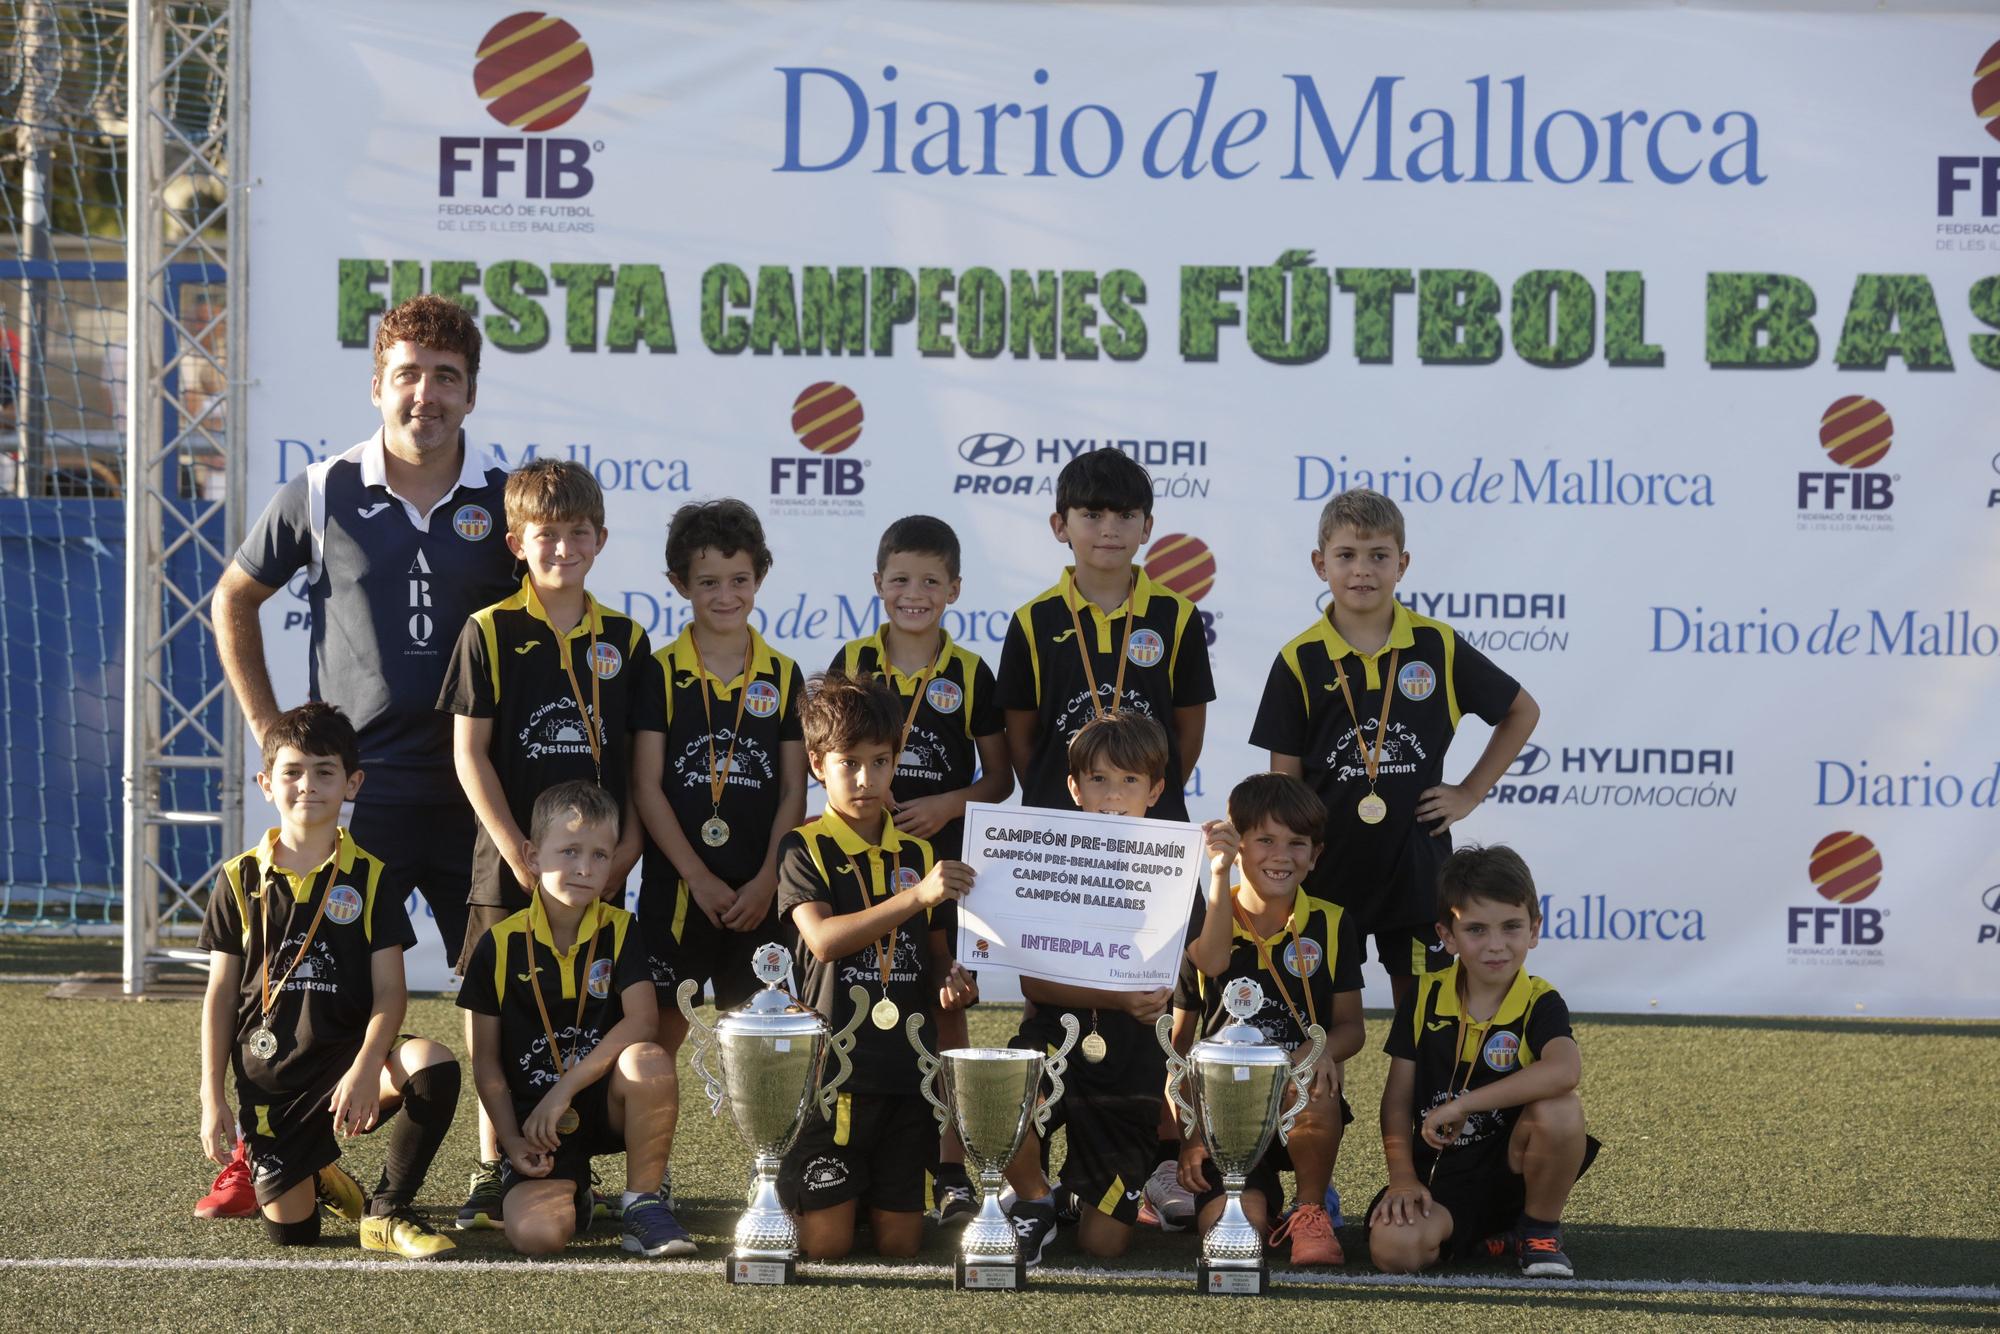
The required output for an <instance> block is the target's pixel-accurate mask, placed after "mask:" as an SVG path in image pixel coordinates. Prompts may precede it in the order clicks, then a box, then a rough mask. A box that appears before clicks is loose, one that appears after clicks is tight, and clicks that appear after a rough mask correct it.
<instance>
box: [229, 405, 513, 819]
mask: <svg viewBox="0 0 2000 1334" xmlns="http://www.w3.org/2000/svg"><path fill="white" fill-rule="evenodd" d="M459 440H460V444H461V446H463V448H464V454H465V462H464V466H463V467H462V468H461V469H460V471H459V476H458V483H457V485H455V486H454V487H453V488H452V489H451V490H450V491H449V492H447V493H446V495H445V496H444V498H443V499H442V500H440V501H438V502H437V504H436V505H434V506H432V507H431V509H430V510H429V512H427V513H426V512H422V511H419V510H417V509H416V508H415V507H414V506H412V505H411V504H410V503H409V502H408V501H405V500H404V499H403V498H402V497H400V496H398V495H396V494H395V493H394V492H392V491H390V489H389V480H388V473H387V471H386V467H385V463H384V459H385V454H384V448H383V444H382V432H381V431H380V430H377V431H376V432H375V434H374V435H373V436H371V437H369V438H368V439H366V440H364V441H362V442H361V443H360V444H358V445H355V446H354V447H353V448H352V449H349V450H346V451H345V452H343V453H341V454H338V455H336V456H334V457H333V458H330V459H327V460H325V461H324V462H321V463H315V464H313V465H312V466H311V467H309V468H307V469H306V471H305V473H304V475H303V476H300V477H296V478H293V479H292V480H291V481H290V482H288V483H287V484H286V485H285V486H284V488H283V489H282V490H280V491H279V492H278V494H277V495H276V496H274V497H272V499H271V503H270V505H269V506H268V507H267V508H266V509H265V510H264V513H263V516H262V517H261V518H259V519H258V520H257V522H256V524H255V525H254V526H253V527H252V528H251V530H250V532H249V534H248V535H247V536H245V538H244V539H243V545H242V546H241V547H240V548H238V549H237V552H236V563H237V564H238V565H239V566H241V567H242V569H243V572H244V573H245V574H247V575H249V576H250V577H251V578H252V579H255V580H256V581H257V582H258V583H260V584H264V585H265V586H267V587H270V588H282V587H284V585H285V584H286V583H287V582H288V581H289V580H290V579H291V577H292V576H293V575H295V574H297V573H298V572H299V571H300V570H304V571H305V572H306V578H307V581H308V582H307V586H306V598H307V602H308V603H309V605H310V606H311V609H312V654H311V677H310V686H309V693H310V695H311V697H312V698H313V699H317V700H324V701H326V702H327V703H328V704H332V705H335V706H337V707H338V708H339V709H340V710H341V711H342V712H343V713H345V714H346V715H347V717H348V720H349V721H350V722H352V723H353V724H354V728H355V731H356V732H358V733H359V734H360V738H361V764H362V767H363V768H364V769H366V770H367V771H368V785H367V787H366V788H365V789H364V792H365V799H366V800H367V801H368V802H370V803H376V802H391V801H393V802H424V803H430V802H437V801H441V800H456V799H458V793H459V786H458V779H457V777H456V776H455V774H454V773H453V771H452V764H451V717H450V715H448V714H443V713H439V712H438V711H437V709H436V702H437V697H438V689H439V687H440V685H441V684H442V683H443V681H444V674H445V668H446V666H447V665H449V663H450V661H451V653H452V647H453V645H455V644H456V643H457V642H458V633H459V629H460V628H461V627H462V626H463V625H464V624H465V621H466V618H467V617H468V616H470V615H471V614H472V613H473V612H475V611H477V610H479V609H480V608H481V607H485V606H490V605H491V604H493V603H495V602H498V601H500V600H501V599H502V598H505V597H506V596H507V595H508V594H509V593H511V592H512V591H513V589H514V583H515V580H514V557H513V554H512V553H511V552H509V551H508V550H507V541H506V535H507V511H506V505H505V502H504V490H505V487H506V484H507V468H506V465H505V464H504V463H502V462H501V461H500V459H499V457H498V456H497V455H495V454H494V453H493V452H492V451H491V450H490V449H478V448H475V447H473V446H472V445H470V444H469V443H467V442H466V441H465V438H464V436H463V435H462V434H461V436H460V437H459Z"/></svg>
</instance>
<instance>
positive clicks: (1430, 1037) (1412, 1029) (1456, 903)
mask: <svg viewBox="0 0 2000 1334" xmlns="http://www.w3.org/2000/svg"><path fill="white" fill-rule="evenodd" d="M1437 915H1438V923H1437V932H1438V937H1439V939H1441V940H1442V941H1443V942H1444V944H1445V946H1446V948H1447V949H1449V950H1450V951H1451V952H1452V954H1453V956H1454V960H1453V963H1452V965H1451V966H1450V967H1449V968H1447V969H1445V970H1444V971H1442V972H1434V973H1427V974H1425V975H1424V976H1423V977H1422V978H1421V979H1420V980H1419V983H1418V985H1417V986H1416V988H1415V989H1414V992H1413V994H1412V995H1411V996H1410V998H1409V999H1408V1000H1405V1001H1403V1002H1400V1003H1399V1004H1398V1005H1397V1007H1396V1017H1395V1019H1394V1020H1393V1021H1392V1022H1391V1024H1390V1026H1389V1039H1388V1041H1387V1042H1385V1043H1384V1044H1383V1050H1384V1051H1386V1052H1388V1053H1389V1056H1390V1058H1391V1060H1390V1065H1389V1079H1388V1082H1387V1084H1385V1085H1384V1086H1383V1089H1382V1152H1383V1156H1384V1157H1385V1158H1387V1159H1388V1166H1389V1184H1388V1186H1387V1187H1385V1188H1384V1189H1383V1191H1382V1192H1381V1194H1379V1195H1377V1196H1376V1197H1375V1202H1374V1204H1372V1205H1371V1206H1370V1207H1369V1210H1368V1250H1369V1254H1370V1256H1371V1258H1373V1260H1374V1261H1375V1267H1376V1268H1378V1269H1381V1270H1383V1271H1384V1272H1387V1273H1396V1274H1413V1273H1415V1272H1417V1271H1418V1270H1420V1269H1424V1268H1426V1267H1428V1266H1430V1265H1434V1264H1437V1263H1439V1262H1440V1261H1441V1260H1445V1259H1462V1258H1464V1257H1466V1256H1469V1255H1485V1256H1499V1255H1506V1254H1508V1253H1510V1252H1512V1253H1513V1254H1514V1255H1515V1256H1516V1258H1517V1260H1518V1262H1519V1264H1520V1267H1521V1272H1522V1273H1523V1274H1527V1275H1530V1276H1533V1277H1547V1278H1570V1277H1573V1276H1574V1274H1575V1272H1576V1270H1575V1266H1573V1265H1572V1264H1571V1263H1570V1259H1569V1256H1567V1255H1566V1254H1564V1253H1563V1248H1562V1211H1563V1206H1564V1205H1565V1204H1566V1203H1567V1202H1568V1200H1569V1194H1570V1190H1571V1188H1572V1187H1574V1186H1575V1185H1576V1182H1577V1180H1578V1178H1580V1177H1581V1176H1582V1175H1583V1174H1584V1172H1585V1171H1587V1170H1588V1169H1589V1167H1590V1164H1591V1162H1592V1161H1593V1160H1594V1159H1595V1158H1596V1157H1597V1150H1598V1148H1599V1145H1598V1142H1597V1140H1596V1139H1595V1138H1593V1137H1592V1136H1590V1135H1588V1134H1586V1133H1585V1132H1584V1128H1583V1102H1582V1100H1581V1099H1579V1098H1578V1097H1577V1092H1576V1087H1577V1083H1578V1081H1579V1080H1581V1078H1582V1076H1583V1057H1582V1055H1581V1053H1580V1052H1578V1050H1577V1045H1576V1039H1575V1038H1574V1037H1573V1036H1572V1034H1571V1032H1570V1024H1569V1006H1568V1005H1566V1004H1564V1002H1563V998H1562V996H1561V995H1560V994H1559V993H1558V992H1557V991H1556V989H1555V988H1554V987H1552V986H1550V985H1549V984H1548V983H1547V982H1544V981H1543V980H1542V979H1541V978H1539V977H1531V976H1530V975H1529V974H1528V971H1527V969H1526V967H1525V966H1524V965H1525V964H1526V962H1527V957H1528V951H1529V950H1531V949H1533V948H1534V947H1535V944H1536V941H1537V940H1538V939H1539V938H1540V934H1541V925H1542V909H1541V899H1540V897H1539V896H1538V895H1537V894H1536V892H1535V882H1534V878H1533V877H1532V876H1531V875H1529V874H1528V867H1527V864H1526V863H1525V862H1523V861H1522V860H1521V858H1520V856H1519V855H1518V854H1517V853H1515V852H1514V851H1513V849H1511V848H1504V847H1491V848H1478V847H1472V848H1462V849H1460V850H1459V851H1457V852H1455V853H1453V854H1452V855H1451V857H1450V859H1449V860H1447V861H1446V862H1445V864H1444V869H1443V871H1442V872H1441V874H1440V875H1439V877H1438V908H1437Z"/></svg>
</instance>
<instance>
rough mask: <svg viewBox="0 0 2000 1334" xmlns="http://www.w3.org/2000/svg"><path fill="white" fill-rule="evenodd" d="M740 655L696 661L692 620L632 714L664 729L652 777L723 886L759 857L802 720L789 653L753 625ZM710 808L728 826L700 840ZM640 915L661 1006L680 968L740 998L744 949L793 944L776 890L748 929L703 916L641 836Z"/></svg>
mask: <svg viewBox="0 0 2000 1334" xmlns="http://www.w3.org/2000/svg"><path fill="white" fill-rule="evenodd" d="M748 656H749V661H748V664H747V665H748V669H749V670H748V675H747V676H746V675H745V672H744V667H745V663H744V662H742V661H737V662H709V663H704V662H702V661H701V658H700V654H699V653H698V652H697V651H696V649H695V645H694V630H693V627H692V626H690V627H689V628H687V629H685V630H682V631H681V633H680V635H679V637H678V638H676V639H675V640H674V641H673V642H672V643H671V644H668V645H667V646H666V647H665V648H663V649H661V650H660V651H659V652H657V653H655V654H654V655H653V662H654V664H655V668H654V674H653V683H652V688H651V689H650V690H649V691H648V697H649V699H648V704H647V706H646V709H645V710H644V712H643V713H642V714H641V716H640V717H639V719H638V721H637V722H636V724H635V725H636V726H638V727H641V728H645V729H648V730H651V731H658V732H664V733H666V738H667V740H666V752H667V753H666V764H665V767H664V769H663V771H662V774H661V786H662V788H663V789H664V790H665V792H666V797H667V803H668V804H669V805H670V806H672V807H673V810H674V818H675V819H676V820H678V821H679V822H680V826H681V829H682V831H683V832H684V833H685V834H686V835H687V841H688V844H689V845H690V846H691V847H692V848H693V849H694V852H695V855H696V856H698V857H700V858H701V860H702V864H703V865H704V866H706V867H708V869H709V870H710V871H712V872H714V874H715V875H716V877H717V878H718V879H720V880H721V881H722V882H723V883H725V884H727V885H728V886H729V887H730V888H732V889H736V888H740V887H741V886H742V885H743V884H744V883H745V882H746V881H748V880H750V879H752V878H753V877H755V876H756V874H757V872H759V871H760V870H762V869H763V867H764V856H765V854H766V853H767V852H768V851H769V850H770V847H771V829H772V826H773V825H775V824H776V823H777V819H778V802H779V797H780V789H781V782H780V757H781V754H782V751H783V748H784V745H785V743H786V742H790V741H801V740H803V738H804V735H805V734H804V733H803V732H802V731H800V729H799V702H800V698H801V696H802V695H803V694H804V691H805V678H804V677H803V676H802V675H801V674H800V672H799V667H798V664H797V663H795V662H793V661H792V660H791V659H790V658H788V657H786V656H785V655H784V654H782V653H780V652H778V651H777V650H776V649H774V648H772V647H771V646H770V645H769V644H767V643H766V642H765V641H764V638H763V636H762V635H759V634H758V633H757V632H756V631H754V630H753V631H751V632H750V651H749V655H748ZM725 673H726V675H725ZM704 693H706V697H707V703H706V705H705V706H704V703H703V697H704ZM718 770H720V771H721V777H722V780H723V781H722V785H721V786H722V795H721V798H720V799H719V800H718V799H716V798H715V797H714V795H713V793H714V790H715V789H714V787H713V785H712V784H713V776H714V775H715V774H716V772H717V771H718ZM712 819H720V820H721V821H722V822H723V824H724V825H726V826H727V830H728V837H727V839H726V840H725V841H724V842H722V843H721V844H719V845H716V844H710V843H707V842H705V841H703V839H702V834H701V830H702V826H703V825H704V824H706V823H708V822H709V821H710V820H712ZM639 926H640V929H641V930H642V931H643V932H644V933H645V939H646V950H647V954H648V956H649V957H650V959H651V963H652V968H653V982H654V984H655V985H656V986H658V987H659V988H660V1003H661V1004H662V1005H664V1006H671V1005H672V1004H673V1003H674V1002H673V997H672V992H673V990H674V988H675V987H677V986H678V985H679V984H680V983H681V982H682V981H684V980H686V979H689V978H692V979H694V980H696V981H699V982H713V983H714V985H715V995H716V1000H717V1003H718V1004H720V1005H721V1006H722V1007H723V1008H724V1009H729V1008H731V1007H733V1006H736V1005H740V1004H742V1002H743V1001H745V1000H747V999H748V998H749V996H750V993H751V992H753V991H755V990H757V987H758V983H757V980H756V978H755V977H754V976H752V974H751V972H750V955H751V952H752V951H754V950H755V949H756V948H757V947H758V946H759V945H762V944H764V943H766V942H767V941H770V940H773V939H779V940H781V941H782V943H784V944H786V945H787V946H788V947H789V945H790V943H791V942H790V940H789V939H788V938H786V937H785V935H784V933H783V931H782V929H781V923H780V922H779V919H778V905H777V899H776V897H775V896H774V897H773V899H772V901H771V908H770V911H769V912H768V913H767V914H766V915H765V918H764V921H763V922H762V923H760V924H759V925H758V926H757V927H755V928H754V929H752V930H749V931H731V930H729V929H727V928H725V927H718V926H712V925H710V924H709V920H708V918H707V917H706V916H704V915H703V914H702V911H701V908H700V906H699V905H698V904H696V903H695V901H694V897H693V896H692V895H691V894H690V893H689V892H688V887H687V884H686V882H684V881H683V880H682V879H681V878H680V875H679V874H678V873H677V872H676V871H675V870H674V865H673V863H672V862H670V861H668V860H667V855H666V853H664V852H662V851H661V850H660V849H659V848H657V847H655V846H654V845H653V841H652V840H651V839H650V838H649V839H647V840H646V854H645V862H644V869H643V872H642V875H641V880H640V890H639Z"/></svg>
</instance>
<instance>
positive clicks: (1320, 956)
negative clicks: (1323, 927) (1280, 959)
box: [1285, 939, 1326, 977]
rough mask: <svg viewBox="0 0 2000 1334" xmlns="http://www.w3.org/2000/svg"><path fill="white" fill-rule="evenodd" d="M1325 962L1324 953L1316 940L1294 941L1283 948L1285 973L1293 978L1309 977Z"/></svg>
mask: <svg viewBox="0 0 2000 1334" xmlns="http://www.w3.org/2000/svg"><path fill="white" fill-rule="evenodd" d="M1325 961H1326V952H1325V951H1324V950H1322V949H1321V948H1320V947H1319V942H1318V941H1317V940H1305V939H1299V940H1294V941H1293V942H1292V943H1291V944H1289V945H1287V946H1285V971H1286V972H1288V973H1290V974H1291V975H1292V976H1293V977H1311V976H1312V975H1313V974H1314V973H1317V972H1318V971H1319V966H1320V964H1322V963H1324V962H1325Z"/></svg>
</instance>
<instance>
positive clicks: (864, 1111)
mask: <svg viewBox="0 0 2000 1334" xmlns="http://www.w3.org/2000/svg"><path fill="white" fill-rule="evenodd" d="M937 1137H938V1128H937V1119H936V1118H935V1117H934V1116H933V1115H932V1113H931V1107H930V1104H929V1103H927V1102H925V1101H924V1099H923V1097H922V1096H921V1095H919V1094H916V1093H893V1094H892V1093H842V1094H841V1095H840V1098H839V1100H838V1101H837V1102H836V1103H835V1104H834V1108H833V1118H832V1119H831V1120H828V1119H827V1118H826V1117H823V1116H821V1115H820V1114H819V1110H818V1109H817V1108H809V1109H808V1110H807V1111H806V1121H805V1125H804V1127H803V1128H801V1129H800V1131H799V1138H798V1140H797V1142H796V1143H794V1144H793V1145H792V1149H791V1152H790V1153H787V1154H786V1155H785V1163H784V1166H783V1167H782V1168H781V1169H780V1170H779V1172H778V1198H779V1199H781V1200H782V1201H784V1205H785V1207H786V1208H787V1209H791V1210H793V1211H794V1212H797V1213H811V1212H812V1211H813V1210H815V1209H831V1208H833V1207H834V1206H835V1205H838V1204H845V1203H847V1202H848V1201H849V1200H856V1201H859V1202H860V1203H861V1204H862V1205H864V1206H866V1207H867V1208H870V1209H880V1210H881V1211H882V1212H884V1213H891V1214H917V1213H922V1212H923V1210H924V1170H925V1169H926V1168H927V1167H929V1166H930V1163H931V1160H932V1159H933V1158H934V1157H936V1156H937V1155H936V1149H935V1147H934V1146H935V1145H936V1143H937Z"/></svg>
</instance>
